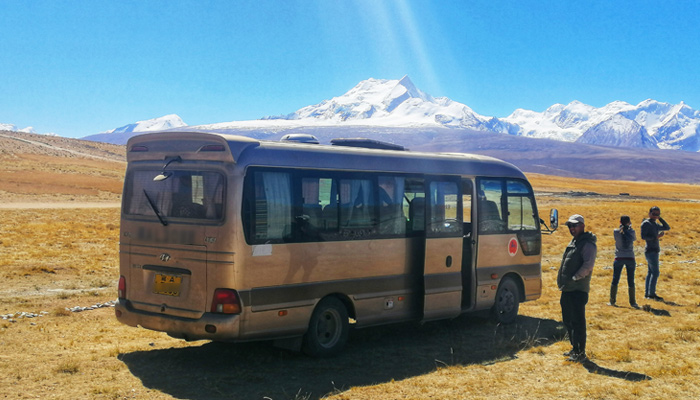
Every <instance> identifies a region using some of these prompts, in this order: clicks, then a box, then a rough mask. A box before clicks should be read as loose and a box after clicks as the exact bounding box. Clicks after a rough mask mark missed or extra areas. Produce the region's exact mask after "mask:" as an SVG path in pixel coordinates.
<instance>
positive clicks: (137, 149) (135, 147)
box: [131, 146, 148, 152]
mask: <svg viewBox="0 0 700 400" xmlns="http://www.w3.org/2000/svg"><path fill="white" fill-rule="evenodd" d="M131 151H132V152H141V151H148V147H146V146H133V147H132V148H131Z"/></svg>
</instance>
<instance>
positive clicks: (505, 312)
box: [491, 278, 520, 324]
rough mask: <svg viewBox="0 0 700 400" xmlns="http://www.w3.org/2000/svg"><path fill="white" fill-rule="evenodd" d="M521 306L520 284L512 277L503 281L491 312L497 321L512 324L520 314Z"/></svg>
mask: <svg viewBox="0 0 700 400" xmlns="http://www.w3.org/2000/svg"><path fill="white" fill-rule="evenodd" d="M519 307H520V290H519V289H518V284H517V283H515V281H514V280H513V279H512V278H505V279H504V280H503V281H501V284H500V285H499V286H498V291H497V292H496V302H495V304H494V305H493V308H492V309H491V314H492V315H493V318H494V320H495V321H496V322H498V323H502V324H510V323H512V322H513V321H515V317H517V316H518V308H519Z"/></svg>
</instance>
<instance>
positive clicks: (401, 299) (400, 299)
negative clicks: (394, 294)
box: [398, 296, 406, 301]
mask: <svg viewBox="0 0 700 400" xmlns="http://www.w3.org/2000/svg"><path fill="white" fill-rule="evenodd" d="M405 299H406V298H405V297H403V296H399V297H398V300H399V301H404V300H405Z"/></svg>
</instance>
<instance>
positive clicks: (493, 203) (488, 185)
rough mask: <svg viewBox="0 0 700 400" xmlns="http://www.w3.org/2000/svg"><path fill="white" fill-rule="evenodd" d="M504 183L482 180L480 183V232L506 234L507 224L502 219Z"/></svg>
mask: <svg viewBox="0 0 700 400" xmlns="http://www.w3.org/2000/svg"><path fill="white" fill-rule="evenodd" d="M502 201H503V181H502V180H500V179H482V180H480V181H479V207H478V210H477V213H478V219H479V232H481V233H504V232H505V231H506V223H505V221H504V220H503V217H502V210H501V207H502V204H503V203H502Z"/></svg>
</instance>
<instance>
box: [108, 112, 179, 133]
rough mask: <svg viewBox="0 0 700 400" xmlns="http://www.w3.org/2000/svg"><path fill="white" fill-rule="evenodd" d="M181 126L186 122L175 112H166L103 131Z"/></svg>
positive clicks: (160, 128) (142, 130)
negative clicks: (162, 114) (155, 116)
mask: <svg viewBox="0 0 700 400" xmlns="http://www.w3.org/2000/svg"><path fill="white" fill-rule="evenodd" d="M183 126H187V124H185V123H184V122H183V121H182V118H180V117H179V116H178V115H177V114H168V115H164V116H162V117H158V118H153V119H149V120H145V121H137V122H135V123H133V124H128V125H124V126H122V127H119V128H116V129H112V130H110V131H107V132H104V133H126V132H151V131H162V130H166V129H172V128H180V127H183Z"/></svg>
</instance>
